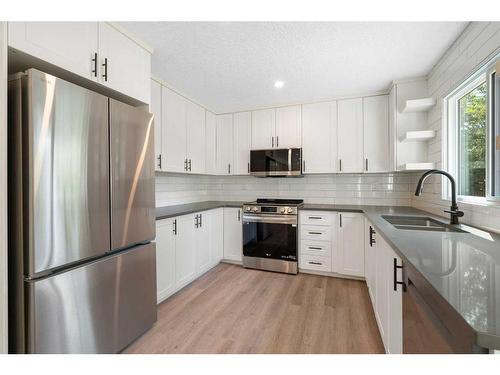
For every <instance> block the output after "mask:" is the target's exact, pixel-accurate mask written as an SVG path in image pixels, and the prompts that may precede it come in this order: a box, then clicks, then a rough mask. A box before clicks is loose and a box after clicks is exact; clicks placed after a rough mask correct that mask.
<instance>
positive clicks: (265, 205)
mask: <svg viewBox="0 0 500 375" xmlns="http://www.w3.org/2000/svg"><path fill="white" fill-rule="evenodd" d="M303 202H304V201H303V200H302V199H257V201H255V202H250V203H245V204H244V205H243V266H244V267H246V268H256V269H261V270H266V271H276V272H284V273H291V274H296V273H297V270H298V267H297V242H298V241H297V217H298V215H297V212H298V208H299V207H300V206H302V205H303Z"/></svg>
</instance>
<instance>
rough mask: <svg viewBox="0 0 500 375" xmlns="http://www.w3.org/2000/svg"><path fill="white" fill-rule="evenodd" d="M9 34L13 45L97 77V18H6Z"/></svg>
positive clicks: (43, 58) (40, 57) (71, 69)
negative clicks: (92, 20)
mask: <svg viewBox="0 0 500 375" xmlns="http://www.w3.org/2000/svg"><path fill="white" fill-rule="evenodd" d="M8 38H9V46H11V47H13V48H15V49H18V50H20V51H23V52H26V53H28V54H30V55H32V56H35V57H37V58H39V59H41V60H43V61H46V62H48V63H50V64H53V65H56V66H58V67H60V68H62V69H65V70H68V71H70V72H73V73H75V74H78V75H79V76H82V77H85V78H87V79H92V80H94V81H95V80H97V78H98V77H97V76H98V74H99V69H97V70H95V67H96V66H97V67H98V64H99V61H98V60H95V61H93V59H95V58H96V54H97V53H98V52H99V51H98V40H99V38H98V23H97V22H9V24H8ZM98 68H99V67H98ZM147 80H148V82H149V77H148V78H147Z"/></svg>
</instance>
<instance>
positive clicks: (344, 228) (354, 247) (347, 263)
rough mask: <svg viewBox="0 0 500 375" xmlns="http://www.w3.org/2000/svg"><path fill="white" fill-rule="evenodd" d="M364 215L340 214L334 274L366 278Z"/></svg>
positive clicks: (354, 213)
mask: <svg viewBox="0 0 500 375" xmlns="http://www.w3.org/2000/svg"><path fill="white" fill-rule="evenodd" d="M364 225H365V224H364V215H363V214H361V213H356V212H342V213H339V214H338V235H337V238H338V241H337V251H336V252H335V255H336V256H335V258H334V269H333V270H334V272H338V273H340V274H343V275H349V276H359V277H363V276H365V248H364V236H363V234H364Z"/></svg>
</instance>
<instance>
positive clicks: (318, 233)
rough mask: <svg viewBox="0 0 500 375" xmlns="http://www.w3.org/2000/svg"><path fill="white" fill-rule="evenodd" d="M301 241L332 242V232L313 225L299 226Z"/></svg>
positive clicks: (327, 228)
mask: <svg viewBox="0 0 500 375" xmlns="http://www.w3.org/2000/svg"><path fill="white" fill-rule="evenodd" d="M300 239H301V240H316V241H328V242H330V241H331V240H332V230H331V228H330V227H320V226H315V225H301V227H300Z"/></svg>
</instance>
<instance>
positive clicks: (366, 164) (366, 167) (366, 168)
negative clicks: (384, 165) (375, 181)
mask: <svg viewBox="0 0 500 375" xmlns="http://www.w3.org/2000/svg"><path fill="white" fill-rule="evenodd" d="M365 170H366V171H367V172H368V158H366V159H365Z"/></svg>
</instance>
